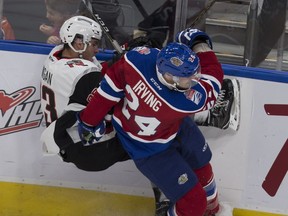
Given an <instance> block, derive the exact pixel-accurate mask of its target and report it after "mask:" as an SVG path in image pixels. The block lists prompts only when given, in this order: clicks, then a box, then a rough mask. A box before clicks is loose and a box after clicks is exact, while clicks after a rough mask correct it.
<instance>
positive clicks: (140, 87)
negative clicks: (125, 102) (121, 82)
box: [129, 80, 162, 112]
mask: <svg viewBox="0 0 288 216" xmlns="http://www.w3.org/2000/svg"><path fill="white" fill-rule="evenodd" d="M132 92H133V93H135V94H136V95H138V96H139V98H140V99H144V102H145V103H146V104H147V105H148V106H149V107H150V108H152V109H153V110H154V111H155V112H158V111H159V109H160V107H161V106H162V102H161V101H160V100H159V99H158V98H157V97H156V96H155V95H154V94H153V92H152V91H150V90H149V89H148V87H147V86H146V84H145V83H144V82H143V81H142V80H139V81H138V82H137V83H136V85H135V86H134V87H133V91H129V93H132ZM136 95H135V97H133V95H131V96H132V98H136Z"/></svg>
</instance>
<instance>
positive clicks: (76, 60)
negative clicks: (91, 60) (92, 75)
mask: <svg viewBox="0 0 288 216" xmlns="http://www.w3.org/2000/svg"><path fill="white" fill-rule="evenodd" d="M66 64H67V65H68V66H69V67H71V68H72V67H74V65H77V66H87V65H85V64H84V62H83V61H82V60H78V59H73V60H70V61H67V63H66Z"/></svg>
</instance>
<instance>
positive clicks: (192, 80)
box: [172, 67, 201, 92]
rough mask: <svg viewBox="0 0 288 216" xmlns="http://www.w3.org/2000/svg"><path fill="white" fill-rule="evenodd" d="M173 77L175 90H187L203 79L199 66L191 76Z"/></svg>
mask: <svg viewBox="0 0 288 216" xmlns="http://www.w3.org/2000/svg"><path fill="white" fill-rule="evenodd" d="M172 79H173V81H174V84H173V85H174V90H176V91H180V92H185V91H187V90H189V89H191V88H192V87H193V86H195V85H197V84H198V82H199V80H200V79H201V69H200V67H199V68H198V70H197V71H196V72H195V73H194V74H193V75H191V76H189V77H178V76H173V78H172Z"/></svg>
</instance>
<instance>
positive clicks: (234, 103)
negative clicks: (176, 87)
mask: <svg viewBox="0 0 288 216" xmlns="http://www.w3.org/2000/svg"><path fill="white" fill-rule="evenodd" d="M194 121H195V122H196V123H197V124H198V125H200V126H201V125H202V126H212V127H217V128H221V129H227V128H231V129H233V130H238V128H239V121H240V87H239V82H238V81H237V80H236V79H224V80H223V84H222V88H221V91H220V93H219V95H218V97H217V101H216V103H215V106H214V107H213V108H212V109H210V110H209V111H203V112H199V113H197V114H195V115H194Z"/></svg>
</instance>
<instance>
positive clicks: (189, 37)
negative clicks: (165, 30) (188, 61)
mask: <svg viewBox="0 0 288 216" xmlns="http://www.w3.org/2000/svg"><path fill="white" fill-rule="evenodd" d="M175 41H176V42H178V43H183V44H186V45H187V46H189V47H190V48H191V49H192V47H193V46H195V45H196V44H198V43H203V42H204V43H207V44H208V46H209V47H210V48H211V49H212V41H211V39H210V37H209V36H208V35H207V34H206V33H205V32H203V31H200V30H198V29H192V28H188V29H185V30H183V31H181V32H179V33H178V34H177V35H176V37H175Z"/></svg>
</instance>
